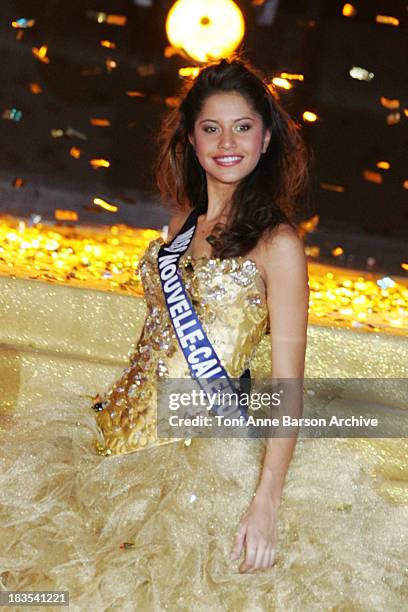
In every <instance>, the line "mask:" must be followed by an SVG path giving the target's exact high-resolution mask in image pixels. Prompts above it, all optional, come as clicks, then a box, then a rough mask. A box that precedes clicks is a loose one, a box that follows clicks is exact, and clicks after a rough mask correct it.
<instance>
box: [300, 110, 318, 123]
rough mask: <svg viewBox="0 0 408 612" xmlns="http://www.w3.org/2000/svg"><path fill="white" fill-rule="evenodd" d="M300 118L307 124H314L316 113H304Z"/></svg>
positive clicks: (316, 117)
mask: <svg viewBox="0 0 408 612" xmlns="http://www.w3.org/2000/svg"><path fill="white" fill-rule="evenodd" d="M302 117H303V119H304V120H305V121H308V122H309V123H314V122H315V121H317V119H318V116H317V115H316V113H313V112H312V111H304V113H303V115H302Z"/></svg>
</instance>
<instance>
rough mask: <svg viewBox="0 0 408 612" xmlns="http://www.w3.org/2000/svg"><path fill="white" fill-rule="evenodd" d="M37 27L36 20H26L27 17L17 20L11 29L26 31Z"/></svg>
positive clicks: (13, 22) (12, 23)
mask: <svg viewBox="0 0 408 612" xmlns="http://www.w3.org/2000/svg"><path fill="white" fill-rule="evenodd" d="M34 25H35V19H26V18H25V17H21V18H20V19H16V20H15V21H12V22H11V27H13V28H16V29H24V30H26V29H27V28H32V27H33V26H34Z"/></svg>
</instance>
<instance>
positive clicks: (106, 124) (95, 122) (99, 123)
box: [89, 119, 111, 127]
mask: <svg viewBox="0 0 408 612" xmlns="http://www.w3.org/2000/svg"><path fill="white" fill-rule="evenodd" d="M89 123H90V124H91V125H96V126H97V127H110V124H111V122H110V120H109V119H90V120H89Z"/></svg>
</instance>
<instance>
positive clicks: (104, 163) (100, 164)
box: [89, 159, 110, 168]
mask: <svg viewBox="0 0 408 612" xmlns="http://www.w3.org/2000/svg"><path fill="white" fill-rule="evenodd" d="M89 163H90V164H91V166H92V168H109V166H110V162H109V161H108V160H107V159H91V160H90V162H89Z"/></svg>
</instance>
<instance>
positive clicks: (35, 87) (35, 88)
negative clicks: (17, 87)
mask: <svg viewBox="0 0 408 612" xmlns="http://www.w3.org/2000/svg"><path fill="white" fill-rule="evenodd" d="M30 91H31V93H32V94H36V95H37V94H40V93H42V89H41V85H40V84H39V83H30Z"/></svg>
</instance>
